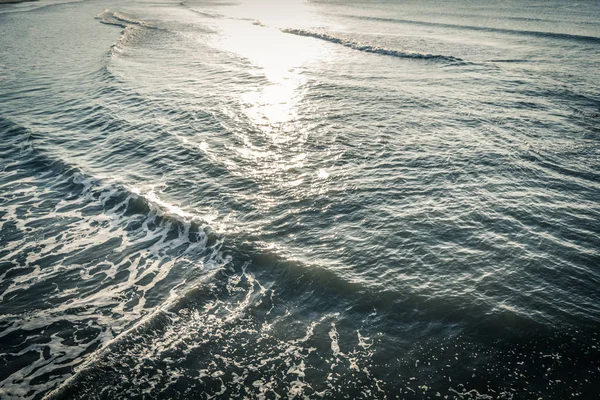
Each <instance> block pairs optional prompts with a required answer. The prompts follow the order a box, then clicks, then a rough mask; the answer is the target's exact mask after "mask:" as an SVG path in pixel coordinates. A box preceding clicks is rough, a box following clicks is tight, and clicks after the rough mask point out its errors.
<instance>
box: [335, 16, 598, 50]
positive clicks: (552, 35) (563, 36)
mask: <svg viewBox="0 0 600 400" xmlns="http://www.w3.org/2000/svg"><path fill="white" fill-rule="evenodd" d="M344 17H346V18H353V19H360V20H370V21H382V22H393V23H401V24H411V25H421V26H434V27H439V28H453V29H464V30H472V31H482V32H496V33H506V34H511V35H526V36H535V37H539V38H549V39H560V40H572V41H578V42H584V43H600V37H597V36H585V35H574V34H570V33H559V32H543V31H528V30H522V29H508V28H494V27H486V26H473V25H460V24H446V23H441V22H427V21H415V20H410V19H399V18H383V17H368V16H357V15H344Z"/></svg>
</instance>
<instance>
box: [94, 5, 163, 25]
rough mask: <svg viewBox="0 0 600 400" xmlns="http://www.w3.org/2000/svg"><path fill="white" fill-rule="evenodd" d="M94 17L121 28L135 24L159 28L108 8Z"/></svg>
mask: <svg viewBox="0 0 600 400" xmlns="http://www.w3.org/2000/svg"><path fill="white" fill-rule="evenodd" d="M96 19H97V20H99V21H100V22H101V23H103V24H106V25H114V26H119V27H121V28H127V27H130V26H132V25H135V26H139V27H142V28H147V29H159V28H158V27H157V26H154V25H151V24H149V23H147V22H144V21H140V20H137V19H135V18H132V17H129V16H127V15H125V14H122V13H120V12H117V11H112V10H109V9H106V10H104V11H103V12H101V13H100V14H98V15H97V16H96Z"/></svg>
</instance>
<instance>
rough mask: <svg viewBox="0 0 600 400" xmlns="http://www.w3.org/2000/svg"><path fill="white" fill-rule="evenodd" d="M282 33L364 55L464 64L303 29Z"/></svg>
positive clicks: (291, 29) (451, 59) (460, 61)
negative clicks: (359, 52)
mask: <svg viewBox="0 0 600 400" xmlns="http://www.w3.org/2000/svg"><path fill="white" fill-rule="evenodd" d="M281 31H282V32H284V33H289V34H292V35H297V36H306V37H311V38H315V39H320V40H325V41H327V42H331V43H335V44H339V45H342V46H344V47H348V48H351V49H353V50H358V51H364V52H365V53H373V54H380V55H384V56H392V57H398V58H413V59H425V60H438V61H445V62H449V63H453V64H456V63H464V60H463V59H461V58H458V57H453V56H446V55H441V54H431V53H419V52H412V51H404V50H395V49H388V48H385V47H380V46H372V45H369V44H363V43H359V42H355V41H352V40H347V39H343V38H340V37H337V36H333V35H329V34H327V33H323V32H316V31H310V30H305V29H294V28H286V29H282V30H281Z"/></svg>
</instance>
